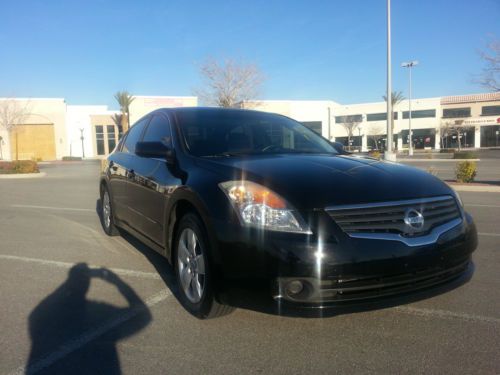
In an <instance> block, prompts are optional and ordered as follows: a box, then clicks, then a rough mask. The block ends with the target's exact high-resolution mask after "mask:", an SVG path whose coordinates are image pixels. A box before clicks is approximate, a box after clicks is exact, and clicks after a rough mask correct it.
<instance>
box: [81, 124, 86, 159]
mask: <svg viewBox="0 0 500 375" xmlns="http://www.w3.org/2000/svg"><path fill="white" fill-rule="evenodd" d="M83 130H84V129H83V128H80V140H81V141H82V158H85V147H84V146H83V140H84V139H85V138H84V137H83Z"/></svg>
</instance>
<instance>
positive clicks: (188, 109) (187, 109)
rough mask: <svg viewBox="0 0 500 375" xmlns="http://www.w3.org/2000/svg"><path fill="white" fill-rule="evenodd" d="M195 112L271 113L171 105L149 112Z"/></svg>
mask: <svg viewBox="0 0 500 375" xmlns="http://www.w3.org/2000/svg"><path fill="white" fill-rule="evenodd" d="M159 112H160V113H165V114H168V113H197V114H214V113H221V114H222V113H226V114H228V113H248V112H253V113H262V114H267V115H269V114H271V113H270V112H263V111H255V110H251V109H241V108H222V107H173V108H159V109H157V110H155V111H153V112H151V113H159Z"/></svg>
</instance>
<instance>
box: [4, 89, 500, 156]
mask: <svg viewBox="0 0 500 375" xmlns="http://www.w3.org/2000/svg"><path fill="white" fill-rule="evenodd" d="M134 98H135V99H134V100H133V102H132V104H131V106H130V120H131V121H130V122H131V123H132V124H133V123H134V122H135V121H137V120H138V119H139V118H140V117H142V116H144V115H145V114H146V113H149V112H151V111H153V110H155V109H157V108H165V107H195V106H197V105H198V99H197V98H196V97H193V96H135V97H134ZM240 107H242V108H248V109H256V110H262V111H268V112H275V113H280V114H283V115H286V116H289V117H291V118H293V119H295V120H297V121H300V122H302V123H303V124H304V125H306V126H308V127H309V128H311V129H312V130H314V131H316V132H317V133H320V134H322V135H323V136H324V137H325V138H328V139H330V140H335V141H337V142H341V143H343V144H344V145H346V146H349V147H350V148H351V149H352V150H360V151H367V150H370V149H380V148H383V147H384V145H385V143H386V127H387V121H386V118H387V117H386V103H385V102H383V101H381V102H377V103H363V104H349V105H344V104H340V103H337V102H334V101H329V100H310V101H303V100H261V101H246V102H243V103H240ZM6 108H7V109H9V108H10V110H11V111H12V110H14V112H16V111H18V112H22V114H23V115H22V116H21V117H22V118H21V119H20V120H19V118H18V121H17V126H15V127H14V128H13V129H12V130H11V131H8V130H7V129H6V128H5V126H2V124H4V123H5V121H0V137H1V138H0V158H1V159H7V160H8V159H14V158H15V155H16V153H17V156H18V158H19V159H35V160H55V159H61V158H62V157H64V156H84V157H85V158H102V157H104V156H105V155H107V154H108V153H109V152H111V151H112V150H113V149H114V147H115V145H116V144H117V142H118V140H119V138H120V135H121V134H120V127H119V126H118V125H117V124H116V123H115V121H114V119H113V116H114V115H115V114H118V113H119V112H117V111H112V110H109V109H108V107H107V106H106V105H71V104H67V103H66V101H65V100H64V99H62V98H55V99H54V98H51V99H43V98H38V99H33V98H31V99H0V116H1V117H5V116H4V115H3V114H4V113H5V112H8V111H6ZM411 108H412V111H411V124H412V133H413V143H414V146H415V148H416V149H417V150H418V149H427V150H431V149H440V148H456V147H457V146H458V140H459V139H460V146H461V147H463V148H488V147H500V93H486V94H473V95H460V96H448V97H440V98H426V99H414V100H412V103H411ZM409 117H410V114H409V102H408V100H403V101H402V102H400V103H398V104H397V105H395V107H394V144H395V146H396V147H397V149H398V150H404V149H407V147H408V141H409ZM0 120H2V118H0ZM347 121H348V122H349V123H350V126H347V125H346V122H347ZM349 127H350V128H351V132H350V133H351V134H350V135H349V132H348V131H347V128H349ZM451 129H455V130H454V131H451ZM456 129H458V131H456Z"/></svg>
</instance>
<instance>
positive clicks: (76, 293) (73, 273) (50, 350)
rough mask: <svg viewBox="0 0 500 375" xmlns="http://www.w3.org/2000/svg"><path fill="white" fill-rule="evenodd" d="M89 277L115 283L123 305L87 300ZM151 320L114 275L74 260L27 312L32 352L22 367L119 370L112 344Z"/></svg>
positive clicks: (30, 370)
mask: <svg viewBox="0 0 500 375" xmlns="http://www.w3.org/2000/svg"><path fill="white" fill-rule="evenodd" d="M92 278H98V279H101V280H104V281H105V282H108V283H109V284H111V285H114V286H115V287H116V288H117V290H118V291H119V292H120V294H121V295H122V296H123V297H124V298H125V300H126V301H127V306H126V307H117V306H113V305H111V304H108V303H105V302H100V301H92V300H89V299H87V292H88V290H89V287H90V283H91V280H92ZM151 319H152V317H151V312H150V311H149V309H148V307H147V306H146V305H145V303H144V302H143V301H142V300H141V298H140V297H139V296H138V295H137V294H136V292H135V291H134V290H133V289H132V288H131V287H130V286H129V285H128V284H127V283H125V282H124V281H123V280H121V279H120V277H118V276H117V275H116V274H114V273H113V272H111V271H109V270H107V269H90V268H89V267H88V266H87V264H85V263H80V264H76V265H75V266H73V267H72V268H71V269H70V270H69V273H68V277H67V279H66V280H65V281H64V283H63V284H61V285H60V286H59V287H58V288H57V289H56V290H55V291H54V292H52V293H51V294H50V295H48V296H47V297H45V298H44V299H43V300H42V301H41V302H40V303H39V304H38V306H36V308H35V309H34V310H33V311H32V312H31V314H30V316H29V334H30V337H31V352H30V356H29V359H28V362H27V365H26V370H25V372H26V373H27V374H32V373H40V372H42V373H43V372H47V373H51V374H69V373H71V374H92V373H106V374H120V373H121V367H120V360H119V356H118V352H117V349H116V343H117V342H118V341H119V340H122V339H124V338H126V337H129V336H132V335H134V334H135V333H137V332H139V331H140V330H142V329H143V328H144V327H146V326H147V325H148V324H149V323H150V321H151ZM120 323H122V324H120Z"/></svg>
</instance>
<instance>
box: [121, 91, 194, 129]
mask: <svg viewBox="0 0 500 375" xmlns="http://www.w3.org/2000/svg"><path fill="white" fill-rule="evenodd" d="M197 105H198V98H197V97H196V96H136V95H134V100H133V102H132V104H131V105H130V108H129V110H130V125H133V124H134V123H135V122H136V121H137V120H139V119H140V118H141V117H142V116H144V115H146V114H148V113H149V112H151V111H154V110H155V109H159V108H172V107H196V106H197Z"/></svg>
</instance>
